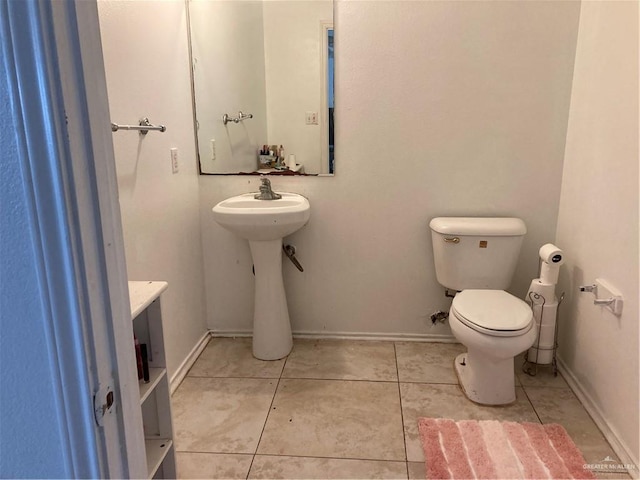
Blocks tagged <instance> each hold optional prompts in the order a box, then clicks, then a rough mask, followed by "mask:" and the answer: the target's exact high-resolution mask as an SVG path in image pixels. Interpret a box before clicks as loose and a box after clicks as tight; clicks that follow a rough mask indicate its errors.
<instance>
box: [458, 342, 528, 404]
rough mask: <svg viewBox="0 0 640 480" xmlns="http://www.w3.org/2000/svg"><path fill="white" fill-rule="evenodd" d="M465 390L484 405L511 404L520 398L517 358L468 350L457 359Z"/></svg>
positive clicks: (465, 392) (461, 384)
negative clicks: (514, 365)
mask: <svg viewBox="0 0 640 480" xmlns="http://www.w3.org/2000/svg"><path fill="white" fill-rule="evenodd" d="M454 368H455V371H456V375H457V376H458V383H459V384H460V387H461V388H462V392H463V393H464V394H465V396H466V397H467V398H468V399H469V400H471V401H472V402H475V403H479V404H480V405H493V406H496V405H508V404H510V403H513V402H515V401H516V386H515V379H514V375H515V373H514V369H513V358H507V359H495V358H490V357H487V356H485V355H482V353H479V352H473V351H468V352H466V353H461V354H460V355H458V356H457V357H456V359H455V360H454Z"/></svg>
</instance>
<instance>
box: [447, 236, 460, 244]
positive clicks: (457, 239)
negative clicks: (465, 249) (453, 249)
mask: <svg viewBox="0 0 640 480" xmlns="http://www.w3.org/2000/svg"><path fill="white" fill-rule="evenodd" d="M444 241H445V242H447V243H460V237H445V238H444Z"/></svg>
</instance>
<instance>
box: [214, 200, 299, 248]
mask: <svg viewBox="0 0 640 480" xmlns="http://www.w3.org/2000/svg"><path fill="white" fill-rule="evenodd" d="M278 193H280V195H282V198H280V199H278V200H256V199H255V198H253V197H254V195H255V194H254V193H245V194H242V195H237V196H235V197H231V198H227V199H226V200H223V201H221V202H220V203H218V204H217V205H216V206H215V207H213V217H214V219H215V221H216V222H218V223H219V224H220V225H222V226H223V227H224V228H226V229H227V230H230V231H231V232H233V233H235V234H236V235H239V236H240V237H242V238H245V239H247V240H277V239H279V238H283V237H286V236H287V235H291V234H292V233H293V232H295V231H296V230H298V229H300V228H301V227H302V226H303V225H304V224H305V223H307V221H308V220H309V216H310V215H311V207H310V205H309V200H307V199H306V198H305V197H303V196H302V195H298V194H297V193H285V192H278Z"/></svg>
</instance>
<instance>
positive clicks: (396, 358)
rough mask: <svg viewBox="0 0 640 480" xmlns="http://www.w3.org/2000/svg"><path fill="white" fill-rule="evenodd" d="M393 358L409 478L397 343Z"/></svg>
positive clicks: (406, 469)
mask: <svg viewBox="0 0 640 480" xmlns="http://www.w3.org/2000/svg"><path fill="white" fill-rule="evenodd" d="M393 356H394V358H395V361H396V377H397V378H398V381H397V386H398V401H399V402H400V422H401V425H402V444H403V446H404V462H405V463H404V468H405V471H406V473H407V478H409V464H408V463H407V462H408V459H409V456H408V454H407V435H406V432H405V431H404V412H403V411H402V391H401V390H400V369H399V367H398V350H397V349H396V342H393Z"/></svg>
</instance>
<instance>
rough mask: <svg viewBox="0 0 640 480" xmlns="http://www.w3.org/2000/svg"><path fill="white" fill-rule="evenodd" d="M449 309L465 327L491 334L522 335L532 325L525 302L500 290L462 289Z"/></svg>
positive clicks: (529, 309) (495, 335)
mask: <svg viewBox="0 0 640 480" xmlns="http://www.w3.org/2000/svg"><path fill="white" fill-rule="evenodd" d="M451 312H452V313H453V314H454V315H455V316H456V318H457V319H458V320H460V322H461V323H464V324H465V325H466V326H468V327H469V328H472V329H473V330H476V331H477V332H480V333H484V334H486V335H490V336H494V337H515V336H519V335H523V334H525V333H526V332H528V331H529V330H530V329H531V327H532V326H533V313H532V311H531V308H530V307H529V305H527V303H526V302H524V301H523V300H520V299H519V298H517V297H514V296H513V295H511V294H509V293H507V292H505V291H504V290H463V291H462V292H460V293H458V294H457V295H456V297H455V298H454V299H453V303H452V304H451Z"/></svg>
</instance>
